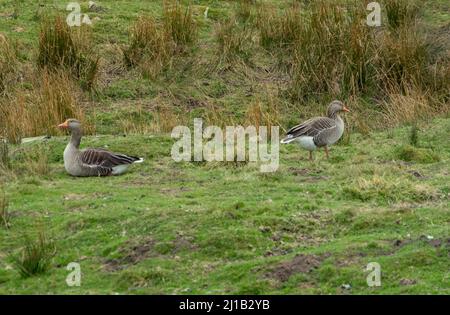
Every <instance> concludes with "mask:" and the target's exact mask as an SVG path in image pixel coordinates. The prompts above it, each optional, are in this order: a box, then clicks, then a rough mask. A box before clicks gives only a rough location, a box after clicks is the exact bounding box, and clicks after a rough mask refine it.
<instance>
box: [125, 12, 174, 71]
mask: <svg viewBox="0 0 450 315" xmlns="http://www.w3.org/2000/svg"><path fill="white" fill-rule="evenodd" d="M173 46H174V45H173V42H172V40H171V38H170V37H168V34H167V33H166V32H164V30H163V29H161V27H159V26H158V25H157V23H156V21H155V19H154V18H153V17H149V16H141V17H139V18H138V20H137V21H136V23H134V24H133V26H132V27H131V30H130V45H129V46H128V47H127V48H126V49H125V50H124V51H123V54H124V61H125V64H126V65H127V66H128V67H133V66H139V67H140V68H141V69H142V71H143V74H144V75H146V76H148V77H152V78H154V77H156V76H157V75H158V74H159V73H160V72H161V71H162V70H163V69H164V67H166V66H167V65H168V63H169V61H170V59H171V57H172V55H173V51H174V47H173Z"/></svg>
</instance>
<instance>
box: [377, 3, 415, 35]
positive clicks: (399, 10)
mask: <svg viewBox="0 0 450 315" xmlns="http://www.w3.org/2000/svg"><path fill="white" fill-rule="evenodd" d="M383 4H384V8H385V11H386V17H387V22H388V25H389V27H390V28H392V29H397V28H399V27H402V26H405V25H408V24H410V23H413V22H414V20H415V19H416V17H417V15H418V12H419V6H418V3H417V2H416V1H415V0H384V1H383Z"/></svg>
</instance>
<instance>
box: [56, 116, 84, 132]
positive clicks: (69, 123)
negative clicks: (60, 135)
mask: <svg viewBox="0 0 450 315" xmlns="http://www.w3.org/2000/svg"><path fill="white" fill-rule="evenodd" d="M58 128H61V129H67V130H69V131H70V132H74V131H81V122H80V121H79V120H76V119H74V118H69V119H67V120H66V121H65V122H63V123H62V124H59V125H58Z"/></svg>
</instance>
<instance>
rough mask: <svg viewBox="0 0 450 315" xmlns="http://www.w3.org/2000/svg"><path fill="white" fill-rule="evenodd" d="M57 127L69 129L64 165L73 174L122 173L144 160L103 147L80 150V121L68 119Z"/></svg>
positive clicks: (106, 174) (104, 174)
mask: <svg viewBox="0 0 450 315" xmlns="http://www.w3.org/2000/svg"><path fill="white" fill-rule="evenodd" d="M59 127H61V128H67V129H69V130H70V131H71V133H72V136H71V139H70V142H69V143H68V144H67V147H66V149H65V150H64V166H65V168H66V171H67V172H68V173H69V174H71V175H73V176H108V175H118V174H121V173H123V172H124V171H125V170H126V169H127V167H128V166H129V165H131V164H134V163H141V162H143V161H144V160H143V159H141V158H138V157H135V156H128V155H125V154H120V153H114V152H110V151H107V150H104V149H85V150H82V151H80V150H79V146H80V142H81V137H82V132H81V123H80V122H79V121H78V120H76V119H68V120H66V122H64V123H63V124H60V125H59Z"/></svg>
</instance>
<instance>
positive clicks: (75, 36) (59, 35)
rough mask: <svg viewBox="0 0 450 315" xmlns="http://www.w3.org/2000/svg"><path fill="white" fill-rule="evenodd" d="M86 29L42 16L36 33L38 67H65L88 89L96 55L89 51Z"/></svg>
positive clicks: (94, 68)
mask: <svg viewBox="0 0 450 315" xmlns="http://www.w3.org/2000/svg"><path fill="white" fill-rule="evenodd" d="M87 30H88V28H87V27H79V28H77V29H76V30H71V29H70V27H69V26H68V25H67V23H66V21H65V20H64V18H63V17H61V16H57V17H56V18H54V19H50V18H46V19H44V20H43V21H42V23H41V30H40V33H39V55H38V59H37V63H38V65H39V67H41V68H47V69H49V70H61V69H65V70H68V71H69V72H70V73H71V74H72V75H73V76H74V77H76V78H77V79H78V80H80V83H81V85H82V86H83V87H84V88H86V89H88V90H90V89H92V88H93V87H94V85H95V81H96V77H97V72H98V64H99V58H98V57H95V56H94V54H93V53H92V51H93V49H92V47H91V44H90V43H91V42H92V40H91V39H90V36H89V33H88V31H87Z"/></svg>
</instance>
